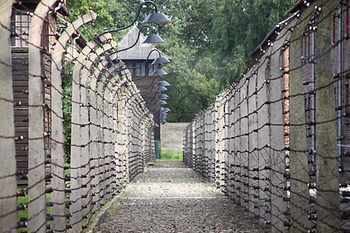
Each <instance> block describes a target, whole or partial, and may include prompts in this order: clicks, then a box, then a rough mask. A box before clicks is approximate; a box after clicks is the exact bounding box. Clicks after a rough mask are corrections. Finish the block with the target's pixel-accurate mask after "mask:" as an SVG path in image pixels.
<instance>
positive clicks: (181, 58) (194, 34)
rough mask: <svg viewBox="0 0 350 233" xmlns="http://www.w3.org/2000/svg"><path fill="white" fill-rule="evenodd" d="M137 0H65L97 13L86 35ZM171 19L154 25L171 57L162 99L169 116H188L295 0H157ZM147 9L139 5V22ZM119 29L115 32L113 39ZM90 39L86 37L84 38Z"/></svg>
mask: <svg viewBox="0 0 350 233" xmlns="http://www.w3.org/2000/svg"><path fill="white" fill-rule="evenodd" d="M141 2H144V1H141V0H108V1H107V0H80V1H73V0H68V2H67V4H68V8H69V9H70V10H71V12H72V13H73V15H74V14H83V13H85V12H87V11H88V10H89V9H92V10H94V11H95V12H97V13H98V19H97V21H96V25H94V26H93V27H88V28H87V29H86V30H88V32H89V34H90V35H91V38H92V36H93V35H94V34H97V33H99V32H101V31H103V30H104V29H106V28H107V29H111V28H116V27H121V26H125V25H128V24H129V23H130V22H132V20H133V19H134V17H135V15H136V12H137V9H138V6H139V5H140V3H141ZM155 2H156V3H158V7H159V10H160V11H162V12H164V13H165V14H167V15H168V16H170V17H171V19H172V21H173V22H172V23H171V24H167V25H159V26H155V27H156V29H157V31H158V32H159V34H161V36H162V38H164V39H165V40H166V43H164V44H161V45H159V46H158V48H159V49H160V50H162V51H163V52H164V53H165V54H167V55H168V56H169V57H171V58H172V63H171V64H169V65H167V66H166V67H165V69H166V70H167V72H168V73H169V75H168V76H167V77H166V79H167V81H169V82H170V83H171V84H172V86H170V87H169V88H168V92H167V94H168V95H169V97H170V98H169V99H168V100H167V102H168V104H169V108H170V109H171V111H172V112H171V113H170V114H169V117H168V119H169V121H175V122H181V121H190V120H191V119H193V117H194V116H195V114H196V113H198V112H199V111H200V110H201V109H203V108H205V107H206V106H208V105H209V104H210V102H212V101H213V100H214V98H215V96H216V95H217V94H218V92H219V91H220V90H221V89H222V88H224V87H226V86H229V85H231V84H232V82H234V81H236V80H238V79H239V77H241V74H242V73H243V72H244V71H245V69H246V68H247V64H248V63H249V60H250V58H249V57H248V54H249V53H250V52H251V51H253V50H254V48H255V47H256V46H258V45H259V44H260V42H261V41H262V40H263V39H264V37H265V36H266V35H267V33H268V32H269V31H270V30H271V29H272V28H273V27H274V26H275V25H276V24H277V23H278V22H280V21H282V20H283V19H284V18H286V17H287V16H288V15H287V14H286V11H287V9H288V8H289V7H290V6H291V5H292V4H293V3H294V0H254V1H252V0H158V1H155ZM149 12H150V8H149V7H144V9H143V10H142V13H141V15H140V19H139V20H138V22H142V19H143V18H144V17H145V16H146V15H147V14H148V13H149ZM122 35H123V34H117V35H115V36H116V40H118V39H120V38H122ZM89 39H90V38H89Z"/></svg>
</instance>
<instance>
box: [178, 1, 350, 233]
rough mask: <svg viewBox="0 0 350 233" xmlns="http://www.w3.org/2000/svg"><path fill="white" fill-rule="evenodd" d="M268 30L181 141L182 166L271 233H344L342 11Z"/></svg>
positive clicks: (348, 104) (347, 106) (319, 12)
mask: <svg viewBox="0 0 350 233" xmlns="http://www.w3.org/2000/svg"><path fill="white" fill-rule="evenodd" d="M304 4H305V5H306V6H308V7H307V8H306V9H305V10H304V11H302V12H301V13H298V14H295V15H294V16H293V17H291V18H289V19H287V20H285V21H284V22H282V23H280V24H279V25H277V26H276V28H275V30H274V31H273V32H272V34H270V35H269V38H268V39H266V40H265V43H264V44H262V45H261V47H260V51H258V55H256V57H257V59H256V60H255V62H254V64H253V65H252V66H251V68H250V69H249V71H248V72H247V73H246V74H245V75H243V76H242V78H241V79H240V80H239V81H238V82H236V83H234V84H233V85H232V86H231V87H229V88H227V89H225V90H224V91H223V92H222V93H220V94H219V95H218V96H217V98H216V99H215V101H214V102H213V103H212V104H211V105H210V106H209V107H208V108H207V109H205V110H203V111H202V112H201V113H199V114H198V115H197V117H196V118H195V119H194V120H193V122H192V123H190V124H189V125H188V127H187V128H186V129H185V131H184V161H185V163H186V164H187V165H189V166H190V167H193V168H194V169H195V170H196V171H198V172H199V173H201V174H202V175H203V176H205V177H207V178H209V179H210V180H212V181H215V182H216V184H217V185H218V187H219V188H220V189H221V190H222V191H223V192H225V193H226V194H227V196H228V197H229V198H231V199H232V200H233V201H234V202H235V203H236V204H237V205H241V206H242V207H243V208H244V209H246V210H247V211H249V212H250V213H251V214H252V217H256V218H258V219H259V220H260V221H261V223H264V224H266V226H267V227H268V228H269V229H270V231H271V232H322V233H326V232H327V233H330V232H350V227H349V226H350V221H349V220H350V218H349V217H350V215H349V213H350V205H349V196H350V195H349V191H350V189H349V181H350V180H349V172H350V170H349V168H350V164H349V154H350V153H349V147H350V141H349V132H350V127H349V117H350V111H349V110H350V98H349V97H350V89H349V75H348V74H349V72H350V69H349V68H350V62H349V60H348V56H349V53H350V46H349V45H350V44H349V41H350V40H349V33H350V31H349V28H350V24H349V22H350V14H349V12H350V2H349V1H348V0H346V1H330V0H320V1H314V2H313V3H312V4H311V3H309V2H308V1H305V2H304Z"/></svg>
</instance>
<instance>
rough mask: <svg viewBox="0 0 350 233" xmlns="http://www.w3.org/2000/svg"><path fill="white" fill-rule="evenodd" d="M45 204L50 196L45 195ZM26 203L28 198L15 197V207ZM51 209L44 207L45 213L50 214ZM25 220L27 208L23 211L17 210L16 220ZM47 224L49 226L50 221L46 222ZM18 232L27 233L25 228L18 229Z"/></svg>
mask: <svg viewBox="0 0 350 233" xmlns="http://www.w3.org/2000/svg"><path fill="white" fill-rule="evenodd" d="M45 198H46V202H49V201H50V200H51V194H46V197H45ZM27 203H28V196H27V195H26V196H22V197H17V205H19V204H27ZM51 209H52V207H46V213H47V214H50V213H51ZM21 218H22V219H26V218H28V208H26V209H25V210H19V211H18V212H17V220H18V221H19V220H20V219H21ZM47 224H48V225H50V224H51V221H47ZM18 232H27V228H26V227H22V228H20V229H18Z"/></svg>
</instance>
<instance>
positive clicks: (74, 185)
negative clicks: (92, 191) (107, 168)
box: [70, 43, 111, 232]
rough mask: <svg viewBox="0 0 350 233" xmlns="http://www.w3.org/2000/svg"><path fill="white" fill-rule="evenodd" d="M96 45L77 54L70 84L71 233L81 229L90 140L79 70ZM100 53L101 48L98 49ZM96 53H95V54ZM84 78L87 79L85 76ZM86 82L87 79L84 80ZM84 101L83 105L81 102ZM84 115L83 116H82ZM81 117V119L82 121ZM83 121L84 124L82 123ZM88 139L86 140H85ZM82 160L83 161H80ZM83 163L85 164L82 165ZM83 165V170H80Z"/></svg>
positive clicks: (91, 45)
mask: <svg viewBox="0 0 350 233" xmlns="http://www.w3.org/2000/svg"><path fill="white" fill-rule="evenodd" d="M96 46H97V45H96V44H94V43H88V44H87V45H86V46H85V47H84V49H83V51H82V52H81V53H80V54H79V56H78V58H77V62H76V64H75V66H74V69H73V82H72V133H71V144H72V146H71V167H72V169H71V189H72V194H71V201H72V203H73V204H72V205H71V208H70V210H71V212H72V213H74V214H73V215H72V217H71V220H70V221H71V226H72V231H73V232H79V231H81V229H82V219H83V215H82V208H83V205H82V202H83V201H82V199H83V198H82V188H81V187H82V185H83V182H82V175H84V181H87V178H85V175H86V174H83V173H82V170H84V171H85V173H86V168H87V166H88V165H87V163H88V162H89V158H88V159H87V161H86V160H85V158H86V156H88V145H89V144H90V140H89V139H88V137H86V134H87V133H86V132H88V131H87V130H86V129H84V127H86V124H87V123H88V122H86V116H87V113H86V111H85V110H86V109H85V110H84V108H83V106H84V104H87V99H86V92H84V93H85V95H83V96H81V94H82V91H81V85H84V84H83V83H82V82H81V77H82V76H81V73H80V72H81V70H82V69H83V68H84V66H85V64H86V63H87V62H88V61H89V60H91V58H90V56H93V57H95V56H96V54H95V53H91V52H92V50H93V48H95V47H96ZM105 46H107V47H108V48H111V45H105ZM97 51H100V53H102V52H103V51H105V50H103V48H101V49H98V50H97ZM96 53H97V52H96ZM85 78H87V77H86V76H85ZM85 80H86V82H87V79H85ZM82 100H83V101H85V102H84V103H83V102H82ZM83 115H84V116H83ZM82 117H83V119H82ZM82 120H84V121H85V122H83V121H82ZM83 126H84V127H83ZM87 139H88V140H87ZM82 159H84V161H82ZM84 162H85V163H84ZM82 165H84V168H82ZM85 183H86V182H85Z"/></svg>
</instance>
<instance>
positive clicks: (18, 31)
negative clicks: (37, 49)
mask: <svg viewBox="0 0 350 233" xmlns="http://www.w3.org/2000/svg"><path fill="white" fill-rule="evenodd" d="M30 20H31V15H30V14H29V13H28V12H22V11H19V10H17V9H14V10H13V13H12V20H11V21H12V22H11V30H12V41H11V45H12V46H13V47H28V39H29V25H30Z"/></svg>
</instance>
